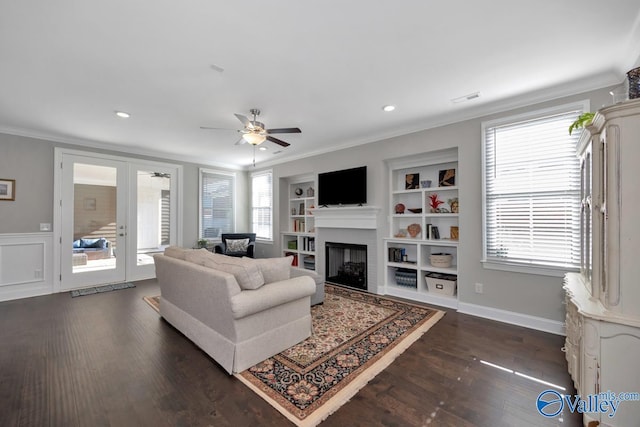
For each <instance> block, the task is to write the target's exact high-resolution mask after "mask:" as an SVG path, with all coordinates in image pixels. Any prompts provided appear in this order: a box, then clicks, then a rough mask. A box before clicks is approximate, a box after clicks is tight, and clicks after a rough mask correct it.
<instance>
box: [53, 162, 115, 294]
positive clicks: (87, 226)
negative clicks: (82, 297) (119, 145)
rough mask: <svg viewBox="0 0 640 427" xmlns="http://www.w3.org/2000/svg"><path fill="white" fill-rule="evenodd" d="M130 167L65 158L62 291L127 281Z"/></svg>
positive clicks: (61, 240)
mask: <svg viewBox="0 0 640 427" xmlns="http://www.w3.org/2000/svg"><path fill="white" fill-rule="evenodd" d="M126 189H127V165H126V163H124V162H122V161H117V160H110V159H101V158H93V157H85V156H78V155H72V154H65V155H63V159H62V200H61V205H62V206H61V212H62V215H61V218H62V224H61V225H62V229H61V232H62V234H61V239H60V247H61V250H60V254H61V269H60V272H61V288H62V289H74V288H80V287H86V286H92V285H98V284H105V283H117V282H124V281H125V279H126V257H127V242H126V238H127V194H126Z"/></svg>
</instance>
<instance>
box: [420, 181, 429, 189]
mask: <svg viewBox="0 0 640 427" xmlns="http://www.w3.org/2000/svg"><path fill="white" fill-rule="evenodd" d="M429 187H431V180H430V179H425V180H424V181H420V188H429Z"/></svg>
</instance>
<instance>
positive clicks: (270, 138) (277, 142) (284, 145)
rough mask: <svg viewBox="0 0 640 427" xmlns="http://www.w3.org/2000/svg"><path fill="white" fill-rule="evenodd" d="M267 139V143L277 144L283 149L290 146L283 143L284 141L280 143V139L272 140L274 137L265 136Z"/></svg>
mask: <svg viewBox="0 0 640 427" xmlns="http://www.w3.org/2000/svg"><path fill="white" fill-rule="evenodd" d="M267 139H268V140H269V141H271V142H273V143H276V144H278V145H281V146H283V147H288V146H290V145H291V144H289V143H288V142H284V141H282V140H281V139H278V138H274V137H272V136H269V135H267Z"/></svg>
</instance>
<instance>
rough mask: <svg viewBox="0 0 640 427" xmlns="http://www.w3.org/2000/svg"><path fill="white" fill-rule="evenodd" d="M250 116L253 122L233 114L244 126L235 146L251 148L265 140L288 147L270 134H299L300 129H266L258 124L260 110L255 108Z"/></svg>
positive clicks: (202, 127) (205, 127)
mask: <svg viewBox="0 0 640 427" xmlns="http://www.w3.org/2000/svg"><path fill="white" fill-rule="evenodd" d="M249 112H250V113H251V114H253V120H249V119H248V118H247V116H244V115H242V114H235V116H236V117H237V118H238V120H240V121H241V122H242V124H243V125H244V129H240V130H238V132H240V133H242V138H240V140H238V142H236V145H239V144H244V143H247V142H248V143H249V144H251V145H253V146H256V145H260V144H262V143H263V142H264V141H265V140H268V141H271V142H273V143H275V144H278V145H281V146H282V147H288V146H289V145H291V144H289V143H288V142H285V141H283V140H281V139H278V138H274V137H273V136H271V135H272V134H278V133H301V132H302V131H301V130H300V128H279V129H267V128H266V126H265V125H264V123H262V122H259V121H258V120H256V119H257V117H258V116H259V115H260V110H259V109H257V108H252V109H251V110H249ZM201 129H220V128H212V127H207V126H201Z"/></svg>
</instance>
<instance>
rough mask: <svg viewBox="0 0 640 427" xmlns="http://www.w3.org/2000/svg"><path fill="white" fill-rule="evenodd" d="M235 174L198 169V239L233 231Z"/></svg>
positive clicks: (217, 236)
mask: <svg viewBox="0 0 640 427" xmlns="http://www.w3.org/2000/svg"><path fill="white" fill-rule="evenodd" d="M235 180H236V177H235V174H233V173H224V172H217V171H212V170H207V169H200V212H199V215H200V238H201V239H202V238H204V239H216V238H219V237H220V234H222V233H233V232H234V231H235V211H234V200H235Z"/></svg>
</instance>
